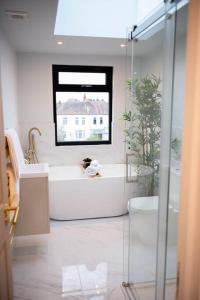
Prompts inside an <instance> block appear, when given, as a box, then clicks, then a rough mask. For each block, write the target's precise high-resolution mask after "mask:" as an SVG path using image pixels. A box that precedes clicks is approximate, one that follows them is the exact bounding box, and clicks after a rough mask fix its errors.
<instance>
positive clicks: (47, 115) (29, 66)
mask: <svg viewBox="0 0 200 300" xmlns="http://www.w3.org/2000/svg"><path fill="white" fill-rule="evenodd" d="M52 64H80V65H104V66H106V65H107V66H113V67H114V77H113V133H112V144H111V145H89V146H57V147H56V146H55V136H54V135H55V128H54V123H53V93H52ZM18 89H19V110H20V114H19V119H20V130H21V139H22V143H23V147H24V149H26V147H27V141H28V139H27V134H28V130H29V128H31V127H33V126H36V127H39V128H40V130H41V132H42V136H41V137H38V136H37V137H36V143H37V149H38V156H39V160H40V161H41V162H49V163H50V164H79V163H80V162H81V161H82V159H83V158H85V157H88V156H89V157H91V158H93V159H98V160H99V161H100V163H120V162H123V161H124V142H123V140H124V134H123V129H124V122H123V121H122V118H121V117H122V113H123V112H124V110H125V58H124V57H112V56H73V55H71V56H69V55H58V54H34V53H20V54H18Z"/></svg>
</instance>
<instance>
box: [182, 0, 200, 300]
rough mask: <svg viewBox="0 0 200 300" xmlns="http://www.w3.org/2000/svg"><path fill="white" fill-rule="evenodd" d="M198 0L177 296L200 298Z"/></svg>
mask: <svg viewBox="0 0 200 300" xmlns="http://www.w3.org/2000/svg"><path fill="white" fill-rule="evenodd" d="M199 28H200V1H199V0H191V1H190V3H189V18H188V40H187V65H186V96H185V114H184V131H183V152H182V177H181V194H180V217H179V241H178V260H179V264H178V283H177V284H178V288H177V299H179V300H188V299H192V300H197V299H200V255H199V253H200V227H199V226H200V82H199V79H200V30H199Z"/></svg>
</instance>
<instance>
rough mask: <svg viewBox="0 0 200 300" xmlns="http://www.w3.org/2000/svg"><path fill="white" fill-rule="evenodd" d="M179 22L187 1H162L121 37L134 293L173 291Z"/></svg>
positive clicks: (181, 56) (181, 49)
mask: <svg viewBox="0 0 200 300" xmlns="http://www.w3.org/2000/svg"><path fill="white" fill-rule="evenodd" d="M186 27H187V1H184V0H183V1H174V2H173V3H171V1H166V3H165V5H163V6H162V7H161V8H160V9H159V10H158V11H157V12H156V13H155V14H154V15H153V16H152V17H151V18H149V19H147V20H146V21H145V22H144V23H143V24H142V25H140V26H138V28H136V30H134V31H133V32H132V33H131V36H130V39H129V43H128V49H127V62H128V64H127V65H128V67H127V71H128V81H127V112H126V115H125V120H126V134H127V140H126V142H127V143H126V148H127V149H126V152H127V182H128V184H129V185H130V186H131V187H132V195H131V198H129V222H128V227H127V233H128V249H127V251H126V253H127V258H128V264H127V268H126V274H127V277H126V282H127V283H128V284H127V285H131V286H132V287H133V290H134V297H135V298H136V299H137V298H138V299H140V300H142V299H146V297H148V299H149V300H150V299H152V300H155V299H156V300H162V299H169V300H173V299H175V295H176V276H177V268H176V267H177V253H176V252H177V224H178V211H179V204H178V203H179V178H180V158H181V135H182V125H183V120H182V116H183V107H184V106H183V98H184V70H185V45H186ZM130 62H131V63H130ZM134 132H136V133H134ZM130 139H132V144H131V142H130ZM138 145H139V147H138ZM141 149H142V150H141ZM134 165H136V166H137V167H136V170H139V171H138V174H137V179H135V178H134V177H132V176H131V172H130V170H132V168H133V166H134ZM141 165H145V166H148V167H149V168H151V169H152V172H149V173H148V174H146V175H145V174H143V173H142V171H141V170H140V166H141ZM135 187H137V188H135Z"/></svg>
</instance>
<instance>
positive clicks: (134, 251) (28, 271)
mask: <svg viewBox="0 0 200 300" xmlns="http://www.w3.org/2000/svg"><path fill="white" fill-rule="evenodd" d="M127 221H128V217H127V216H123V217H118V218H105V219H96V220H80V221H51V231H50V234H46V235H32V236H22V237H15V239H14V247H13V279H14V299H18V300H36V299H37V300H61V299H67V300H138V299H140V300H146V299H148V300H151V299H152V300H154V288H152V287H148V288H147V287H146V286H144V287H143V286H141V285H140V286H139V287H138V288H137V289H136V288H135V287H134V288H132V287H131V288H128V289H127V288H123V287H122V286H121V283H122V281H126V276H125V275H127V274H125V273H124V266H125V270H127V265H128V260H127V257H128V256H127V249H126V247H124V245H125V246H127V245H128V242H127V238H128V235H127V231H125V234H124V228H127ZM124 238H125V241H124ZM130 251H131V255H132V260H130V262H131V264H129V271H130V273H129V274H130V275H131V277H132V279H133V280H134V282H135V283H136V282H144V281H149V280H150V279H151V280H153V278H154V277H155V271H154V270H155V247H152V246H147V244H145V243H144V241H143V242H141V240H139V239H136V240H134V245H132V248H130ZM170 251H171V252H170ZM170 251H169V253H168V254H169V255H170V256H169V258H170V259H169V261H170V268H171V267H172V269H169V271H170V272H172V273H173V272H174V269H173V268H174V266H175V265H176V263H175V259H174V257H175V255H174V253H175V247H174V248H173V247H171V248H170ZM129 255H130V253H129ZM124 257H125V261H124ZM171 270H172V271H171ZM167 292H168V295H171V294H172V293H174V287H173V285H171V286H169V288H168V289H167ZM170 297H171V296H169V297H168V298H167V299H169V300H172V299H173V298H172V299H170Z"/></svg>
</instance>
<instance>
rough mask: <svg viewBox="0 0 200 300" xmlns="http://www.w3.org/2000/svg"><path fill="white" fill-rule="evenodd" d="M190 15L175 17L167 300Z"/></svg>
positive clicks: (172, 274)
mask: <svg viewBox="0 0 200 300" xmlns="http://www.w3.org/2000/svg"><path fill="white" fill-rule="evenodd" d="M187 12H188V5H185V6H184V7H182V8H181V9H179V10H177V13H176V35H175V48H174V50H175V52H174V82H173V95H172V98H173V104H172V127H171V155H170V174H169V175H170V180H169V202H168V228H167V253H166V282H165V299H166V300H167V299H170V300H171V299H175V296H176V288H175V283H176V280H175V278H176V274H177V235H178V233H177V230H178V217H179V196H180V192H179V185H180V175H181V164H180V162H181V145H182V130H183V108H184V86H185V64H186V37H187V36H186V34H187Z"/></svg>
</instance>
